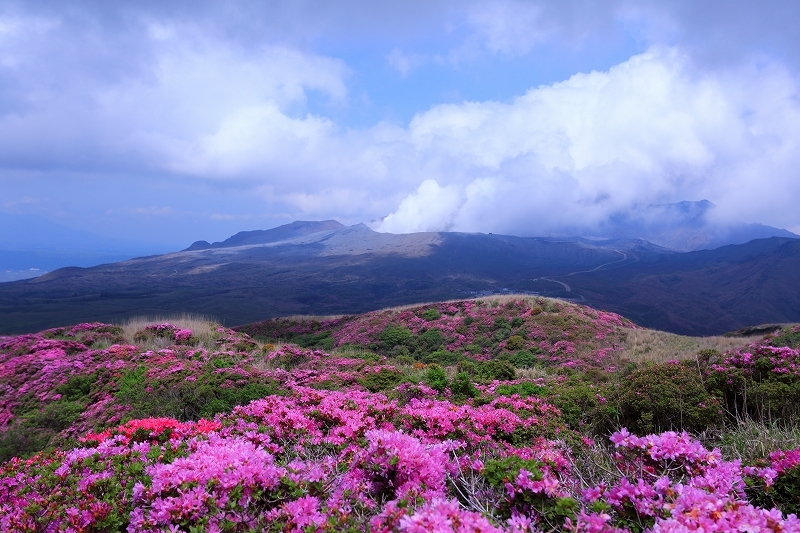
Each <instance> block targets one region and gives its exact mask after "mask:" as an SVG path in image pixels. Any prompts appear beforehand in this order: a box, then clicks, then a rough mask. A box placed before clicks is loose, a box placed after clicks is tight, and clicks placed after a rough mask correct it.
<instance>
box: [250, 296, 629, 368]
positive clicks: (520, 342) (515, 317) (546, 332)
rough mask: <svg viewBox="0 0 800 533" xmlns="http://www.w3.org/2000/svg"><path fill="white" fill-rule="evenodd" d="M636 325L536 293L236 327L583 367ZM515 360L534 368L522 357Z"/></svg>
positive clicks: (389, 349) (599, 361)
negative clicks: (527, 296)
mask: <svg viewBox="0 0 800 533" xmlns="http://www.w3.org/2000/svg"><path fill="white" fill-rule="evenodd" d="M543 307H546V308H547V309H548V311H547V312H543V310H542V309H543ZM635 327H636V326H634V325H633V323H631V322H630V321H628V320H626V319H624V318H622V317H621V316H619V315H615V314H613V313H606V312H604V311H597V310H594V309H591V308H588V307H584V306H580V305H575V304H568V303H566V302H563V303H555V304H554V303H550V302H549V301H547V300H544V299H539V300H536V301H528V300H518V301H509V302H506V303H502V304H499V305H497V306H493V305H491V304H489V303H488V302H482V301H474V300H467V301H461V302H446V303H440V304H434V305H427V306H421V307H417V308H411V309H403V310H387V311H375V312H372V313H366V314H364V315H359V316H349V317H343V318H340V319H335V320H329V321H314V320H311V321H307V320H289V319H274V320H267V321H265V322H259V323H256V324H250V325H247V326H242V327H240V328H237V329H238V330H240V331H243V332H246V333H248V334H250V335H252V336H254V337H260V338H264V339H284V340H290V341H292V342H299V343H300V344H301V345H303V344H304V343H305V345H307V346H315V345H316V344H314V343H316V342H318V341H317V340H318V339H322V338H323V335H327V337H324V338H328V339H330V347H338V346H345V345H353V346H361V347H364V348H368V349H370V350H374V351H377V352H378V353H380V354H381V355H385V356H396V355H404V354H410V355H413V356H414V357H415V358H416V359H417V360H424V361H425V362H436V363H439V364H443V360H442V359H441V357H443V356H442V355H439V356H438V360H436V359H434V360H430V361H427V360H426V357H428V356H429V355H430V354H432V353H434V352H437V353H439V352H441V353H448V352H449V353H450V354H452V355H451V356H450V358H451V359H453V360H452V362H447V363H444V364H448V365H449V364H455V362H457V361H458V357H463V356H464V355H465V354H466V355H468V356H469V357H470V358H473V359H478V360H487V359H492V358H496V357H498V356H503V355H504V354H505V355H508V356H510V355H511V354H513V353H516V352H518V351H521V350H525V351H526V353H528V354H530V355H531V356H533V357H536V360H537V361H538V362H539V363H541V364H543V365H568V366H577V367H584V366H598V365H599V366H602V365H603V364H604V362H605V361H606V360H607V359H608V358H609V355H610V354H612V353H613V352H614V351H615V350H616V349H617V348H618V347H619V345H620V343H621V339H622V337H623V335H624V332H625V330H627V329H632V328H635ZM315 339H316V340H315ZM330 347H328V346H326V347H325V349H330ZM520 362H521V366H533V364H532V362H531V360H530V359H524V357H523V358H522V359H521V360H520Z"/></svg>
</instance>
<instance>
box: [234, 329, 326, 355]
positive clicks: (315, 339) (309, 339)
mask: <svg viewBox="0 0 800 533" xmlns="http://www.w3.org/2000/svg"><path fill="white" fill-rule="evenodd" d="M291 341H292V342H293V343H295V344H297V345H298V346H301V347H303V348H315V349H320V350H325V351H330V350H332V349H333V337H331V332H330V331H323V332H321V333H306V334H304V335H296V336H293V337H292V338H291ZM243 351H249V350H243Z"/></svg>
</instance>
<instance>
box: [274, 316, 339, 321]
mask: <svg viewBox="0 0 800 533" xmlns="http://www.w3.org/2000/svg"><path fill="white" fill-rule="evenodd" d="M345 316H347V315H288V316H282V317H277V319H280V320H294V321H297V322H311V321H312V320H316V321H317V322H325V321H327V320H337V319H339V318H342V317H345Z"/></svg>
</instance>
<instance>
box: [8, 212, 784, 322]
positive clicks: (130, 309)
mask: <svg viewBox="0 0 800 533" xmlns="http://www.w3.org/2000/svg"><path fill="white" fill-rule="evenodd" d="M296 229H297V228H296ZM301 231H302V230H301ZM261 237H263V235H261ZM796 272H800V241H796V240H791V239H780V238H772V239H762V240H758V241H753V242H751V243H748V244H745V245H739V246H728V247H723V248H720V249H717V250H711V251H703V252H692V253H687V254H680V253H674V252H672V251H669V250H666V249H663V248H659V247H657V246H655V245H652V244H650V243H648V242H646V241H641V240H621V239H620V240H605V241H590V240H585V239H560V240H557V239H544V238H523V237H509V236H502V235H491V234H489V235H485V234H466V233H415V234H405V235H393V234H387V233H377V232H374V231H372V230H370V229H369V228H367V227H366V226H364V225H361V224H360V225H357V226H351V227H340V228H339V229H336V228H332V229H327V230H324V231H317V232H313V233H309V234H301V235H299V236H295V237H293V238H288V239H284V240H279V241H276V242H267V243H263V244H249V245H240V246H224V247H223V246H219V247H213V248H208V249H203V250H186V251H183V252H177V253H172V254H166V255H162V256H153V257H146V258H139V259H133V260H129V261H124V262H121V263H112V264H107V265H100V266H97V267H92V268H85V269H84V268H65V269H61V270H58V271H55V272H51V273H49V274H46V275H44V276H41V277H39V278H35V279H32V280H25V281H19V282H13V283H5V284H0V333H19V332H26V331H36V330H40V329H44V328H47V327H51V326H55V325H63V324H70V323H78V322H86V321H94V320H100V321H107V322H108V321H119V320H121V319H124V318H126V317H131V316H136V315H153V314H163V313H171V312H192V313H202V314H206V315H211V316H214V317H217V318H218V319H220V320H221V321H224V322H225V324H227V325H229V326H231V325H236V324H244V323H248V322H254V321H258V320H264V319H266V318H271V317H278V316H286V315H294V314H316V315H320V314H345V313H347V314H349V313H360V312H365V311H369V310H373V309H379V308H383V307H388V306H393V305H400V304H408V303H418V302H428V301H434V300H445V299H450V298H464V297H472V296H477V295H481V294H487V293H493V292H494V293H498V292H528V293H536V294H540V295H543V296H551V297H561V298H569V299H573V300H576V301H579V302H581V303H586V304H589V305H593V306H595V307H600V308H606V309H609V310H613V311H615V312H619V313H621V314H623V315H624V316H627V317H629V318H631V319H633V320H635V321H636V322H637V323H639V324H641V325H644V326H648V327H658V328H660V329H664V330H667V331H673V332H678V333H693V334H717V333H722V332H725V331H730V330H734V329H738V328H741V327H744V326H749V325H753V324H757V323H761V322H792V321H798V320H800V305H797V304H798V302H800V296H798V294H799V293H800V289H798V287H797V284H796V279H797V275H796Z"/></svg>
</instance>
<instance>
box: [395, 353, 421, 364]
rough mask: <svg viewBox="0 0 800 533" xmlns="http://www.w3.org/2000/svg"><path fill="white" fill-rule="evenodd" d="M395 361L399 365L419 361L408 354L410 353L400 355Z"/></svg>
mask: <svg viewBox="0 0 800 533" xmlns="http://www.w3.org/2000/svg"><path fill="white" fill-rule="evenodd" d="M394 362H395V364H398V365H405V366H411V365H413V364H414V363H416V362H417V361H416V359H414V358H413V357H411V356H408V355H398V356H397V357H395V358H394Z"/></svg>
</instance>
